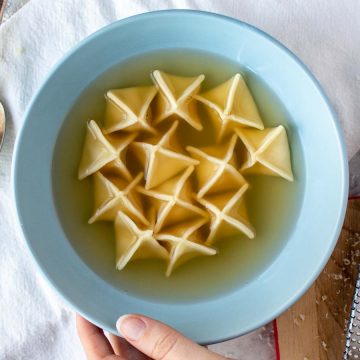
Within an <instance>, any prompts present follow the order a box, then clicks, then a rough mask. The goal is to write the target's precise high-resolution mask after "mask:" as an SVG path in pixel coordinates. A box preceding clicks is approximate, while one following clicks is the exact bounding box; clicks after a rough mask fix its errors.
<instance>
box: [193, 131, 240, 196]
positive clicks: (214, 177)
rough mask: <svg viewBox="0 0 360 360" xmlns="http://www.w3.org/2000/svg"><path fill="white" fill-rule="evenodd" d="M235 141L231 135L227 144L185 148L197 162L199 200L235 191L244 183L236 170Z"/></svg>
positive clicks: (234, 136)
mask: <svg viewBox="0 0 360 360" xmlns="http://www.w3.org/2000/svg"><path fill="white" fill-rule="evenodd" d="M236 141H237V136H236V135H233V136H232V138H231V140H230V142H229V143H228V144H226V143H223V144H219V145H218V146H215V147H209V148H205V149H197V148H195V147H192V146H188V147H187V148H186V150H187V151H188V152H189V153H190V154H191V155H192V157H193V158H194V159H197V160H199V164H198V165H197V166H196V175H197V180H198V188H199V191H198V193H197V196H198V197H199V198H202V197H203V196H204V195H206V194H214V193H220V192H229V191H231V190H237V189H239V188H240V187H241V186H242V185H244V184H245V183H246V180H245V179H244V178H243V176H242V175H241V174H240V173H239V171H238V170H236V167H237V164H236V160H235V155H234V150H235V145H236Z"/></svg>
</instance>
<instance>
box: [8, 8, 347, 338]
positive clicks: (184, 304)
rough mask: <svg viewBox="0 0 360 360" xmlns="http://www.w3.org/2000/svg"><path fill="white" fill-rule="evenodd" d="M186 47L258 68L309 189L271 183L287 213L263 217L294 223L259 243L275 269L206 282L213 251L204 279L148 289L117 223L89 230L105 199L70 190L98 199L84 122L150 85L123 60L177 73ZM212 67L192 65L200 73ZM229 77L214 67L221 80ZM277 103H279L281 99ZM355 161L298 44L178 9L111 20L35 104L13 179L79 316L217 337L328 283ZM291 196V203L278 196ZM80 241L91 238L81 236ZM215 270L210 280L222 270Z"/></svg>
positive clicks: (266, 110) (255, 84)
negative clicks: (156, 322)
mask: <svg viewBox="0 0 360 360" xmlns="http://www.w3.org/2000/svg"><path fill="white" fill-rule="evenodd" d="M144 30H145V31H144ZM181 49H186V52H187V53H188V54H189V55H187V56H188V57H189V58H191V56H192V57H194V56H200V54H205V53H206V57H207V59H209V60H208V62H207V63H206V64H205V65H204V66H205V67H206V66H208V68H210V67H211V65H212V64H214V63H215V62H216V61H220V57H221V58H222V59H223V61H226V62H227V63H228V64H229V67H228V69H231V70H234V69H235V68H236V69H238V70H242V71H243V72H245V75H246V77H247V80H248V82H249V85H250V87H251V90H252V91H253V92H254V94H255V97H256V100H257V101H258V103H259V107H260V110H261V111H262V113H263V115H265V123H266V125H267V126H271V125H276V124H278V123H285V124H286V126H287V130H288V132H289V135H290V142H291V147H292V152H293V166H294V169H295V176H296V184H295V185H294V186H293V187H292V188H289V189H290V190H288V192H281V193H276V186H277V183H278V179H272V180H270V181H271V186H272V188H274V192H275V194H273V195H274V196H269V194H267V192H266V188H265V187H264V188H263V189H262V192H261V194H262V199H265V201H266V203H267V204H268V206H269V207H272V210H273V211H272V212H271V213H272V216H271V217H270V216H269V214H270V212H265V213H264V214H263V219H258V220H259V222H261V221H264V222H265V223H266V226H268V228H264V229H263V231H264V233H265V230H266V229H275V230H277V231H279V229H280V227H281V232H279V236H278V237H277V238H278V240H279V241H278V243H277V245H276V246H272V247H270V248H269V251H264V248H265V249H266V246H267V244H269V243H271V240H273V239H271V238H270V239H269V238H268V239H267V238H266V236H263V237H260V238H261V239H263V240H262V241H263V242H262V243H261V245H258V247H257V248H256V247H255V248H254V249H252V252H253V253H254V252H255V253H256V255H254V258H259V259H260V260H259V262H258V263H259V264H261V266H256V267H251V266H250V265H251V262H250V264H249V266H247V267H246V266H244V267H240V268H239V269H237V270H236V271H231V268H232V265H229V264H228V263H227V261H226V258H225V257H222V258H221V257H219V259H220V260H218V264H217V265H216V267H215V269H222V271H214V272H213V273H211V272H210V277H213V278H214V279H215V280H216V276H218V280H217V284H218V287H216V286H215V287H212V286H210V287H209V286H207V287H206V289H204V286H203V285H202V283H201V282H200V280H201V279H202V277H203V276H204V274H205V273H203V272H202V270H201V269H200V267H201V268H205V269H206V268H207V269H210V266H209V265H206V264H205V263H206V260H207V259H205V262H204V263H203V264H202V265H203V266H200V267H199V266H198V269H196V267H197V265H196V264H195V263H193V264H192V265H191V266H190V267H189V269H190V270H194V269H195V273H194V274H195V276H194V278H193V279H192V280H191V281H192V282H191V284H189V282H188V279H190V277H191V274H190V273H187V272H186V271H182V272H179V273H178V276H177V277H175V278H174V281H171V279H170V280H169V282H167V283H165V282H164V283H162V284H160V283H159V278H151V277H150V278H143V277H142V279H143V280H142V281H137V284H136V286H135V287H134V286H133V285H134V284H133V283H134V281H133V279H134V278H132V277H131V276H128V277H127V276H126V273H125V275H124V276H120V277H119V276H118V273H116V272H114V271H113V270H111V269H110V268H109V266H112V263H110V261H108V259H110V258H111V256H113V255H111V245H112V244H111V239H110V238H111V229H110V228H109V227H108V226H105V225H104V226H103V225H99V226H98V227H97V228H96V230H94V231H93V230H92V229H91V227H88V226H85V222H86V218H87V216H88V212H89V208H90V206H91V203H90V202H89V201H87V204H88V205H87V206H84V207H77V205H76V204H78V202H73V203H71V206H69V202H68V200H67V199H73V198H74V197H75V198H76V199H83V200H84V201H85V202H86V193H85V191H87V193H89V191H90V190H89V187H90V186H91V184H90V182H85V184H84V185H83V184H79V182H76V183H75V182H74V176H75V171H76V165H77V162H78V160H79V152H80V149H81V145H82V141H83V134H84V122H85V121H86V119H87V117H88V116H92V115H91V114H92V112H94V113H95V114H94V117H95V118H97V117H98V118H100V117H101V115H100V113H101V105H97V103H96V101H97V100H96V99H100V97H101V100H99V101H103V100H102V94H103V93H104V89H106V88H108V87H114V86H122V85H125V84H127V85H136V83H135V84H134V83H133V82H132V81H133V78H131V77H130V76H128V77H126V76H124V77H122V79H121V81H120V82H119V81H118V80H117V79H116V77H114V76H113V75H114V74H116V72H117V71H119V66H121V68H122V69H123V68H124V67H126V66H127V67H128V69H129V71H128V72H124V74H125V73H128V74H131V71H130V70H131V65H130V64H134V62H136V61H140V62H141V61H145V60H141V59H147V60H146V64H147V66H149V67H150V66H151V68H153V67H154V66H155V65H157V66H156V67H158V68H163V69H164V70H166V67H167V65H166V63H167V59H166V56H168V57H171V56H176V52H179V51H181V52H182V53H183V54H184V50H181ZM166 54H167V55H166ZM174 54H175V55H174ZM130 59H131V60H130ZM136 59H137V60H136ZM149 59H150V60H151V59H152V61H150V60H149ZM189 61H190V60H189ZM230 64H231V65H230ZM198 70H199V69H197V68H196V67H191V71H190V73H191V72H195V73H197V72H199V71H198ZM144 71H147V70H146V67H144ZM179 71H180V72H186V73H187V74H188V73H189V67H187V66H185V65H184V66H183V67H182V68H179ZM203 71H204V72H206V71H205V70H203ZM222 75H224V74H222ZM219 77H220V75H219ZM140 78H141V77H139V78H137V79H135V82H136V81H138V80H139V79H140ZM221 80H223V78H222V79H221ZM216 82H218V79H217V78H216V76H214V78H210V79H209V83H208V84H207V85H208V86H211V85H212V84H214V83H216ZM269 89H271V91H270V90H269ZM274 102H276V103H277V104H278V105H279V106H276V107H273V106H272V104H273V103H274ZM279 120H280V121H279ZM34 144H36V146H34ZM345 156H346V155H345V150H344V146H343V143H342V140H341V136H340V134H339V129H338V125H337V122H336V119H335V118H334V114H333V113H332V111H331V109H330V107H329V105H328V103H327V100H326V98H325V97H324V95H323V93H322V91H321V90H320V88H319V86H318V85H317V83H316V82H315V81H314V80H313V78H312V77H311V75H310V74H309V73H308V72H307V71H306V69H304V68H303V67H302V65H301V64H300V63H299V62H298V61H297V60H296V59H295V58H294V57H293V56H292V55H291V54H290V53H289V52H288V51H287V50H286V49H284V48H283V47H282V46H281V45H279V44H278V43H276V42H275V41H274V40H273V39H271V38H269V37H268V36H266V35H265V34H263V33H261V32H260V31H258V30H256V29H254V28H252V27H250V26H248V25H246V24H243V23H241V22H238V21H234V20H231V19H228V18H224V17H221V16H216V15H213V14H206V13H200V12H188V11H170V12H158V13H149V14H145V15H140V16H136V17H133V18H129V19H126V20H123V21H121V22H118V23H115V24H113V25H110V26H109V27H107V28H105V29H103V30H101V31H100V32H98V33H96V34H95V35H93V36H91V37H90V38H88V39H87V40H85V42H83V43H82V44H81V45H80V46H79V47H77V48H76V49H75V50H74V51H73V52H71V53H70V54H69V55H68V56H67V57H66V58H65V59H64V60H63V61H62V62H61V63H60V64H59V65H58V67H57V68H56V69H55V70H54V71H53V72H52V73H51V74H50V76H49V78H48V79H47V81H46V82H45V83H44V85H43V86H42V88H41V89H40V91H39V92H38V94H37V96H36V97H35V98H34V100H33V101H32V103H31V105H30V107H29V110H28V112H27V115H26V123H25V125H24V127H23V129H22V131H21V134H20V136H19V138H18V141H17V147H16V155H15V165H14V173H13V179H14V189H15V198H16V203H17V210H18V216H19V220H20V224H21V225H22V230H23V234H24V237H25V238H26V240H27V242H28V244H29V247H30V249H31V251H32V253H33V255H34V257H35V258H36V260H37V262H38V264H39V266H40V269H41V270H42V271H43V272H44V274H45V276H46V277H47V278H48V279H49V280H50V282H51V283H52V284H53V285H54V286H55V287H56V288H57V289H58V291H59V292H60V293H61V294H62V295H63V296H64V298H65V299H66V300H67V301H69V302H70V304H71V305H72V306H73V307H75V309H76V310H77V311H79V312H80V313H82V314H83V315H85V316H86V317H88V318H89V319H91V320H92V321H94V322H95V323H97V324H99V325H100V326H102V327H103V328H105V329H107V330H110V331H112V332H116V330H115V321H116V319H117V317H118V316H119V315H120V314H123V313H128V312H142V313H145V314H147V315H149V316H153V317H155V318H158V319H160V320H163V321H165V322H167V323H169V324H170V325H172V326H174V327H176V328H178V329H179V330H180V331H182V332H184V333H185V334H186V335H188V336H190V337H192V338H193V339H194V340H196V341H199V342H202V343H206V342H214V341H218V340H222V339H225V338H229V337H233V336H236V335H239V334H242V333H245V332H247V331H250V330H252V329H254V328H256V327H258V326H260V325H262V324H264V323H265V322H267V321H269V320H271V319H273V318H274V317H276V316H277V315H278V314H279V313H280V312H281V311H283V310H285V308H286V307H287V306H289V305H290V304H291V303H292V302H293V301H295V300H296V299H297V298H298V297H299V296H300V295H301V294H302V293H303V292H304V291H305V290H306V289H307V287H308V286H309V285H310V284H311V283H312V281H313V280H314V279H315V277H316V276H317V274H318V273H319V272H320V270H321V269H322V267H323V266H324V265H325V262H326V260H327V258H328V257H329V255H330V253H331V251H332V249H333V246H334V244H335V241H336V238H337V235H338V233H339V231H340V228H341V223H342V220H343V216H344V209H345V201H346V195H347V193H346V189H347V175H346V174H347V169H346V161H345ZM67 159H68V161H64V160H67ZM52 169H54V171H52ZM70 172H71V176H67V175H66V174H69V173H70ZM80 187H81V188H80ZM82 189H84V190H82ZM280 194H283V195H284V197H286V199H285V200H286V201H284V199H280V200H279V201H276V199H277V198H278V197H279V195H280ZM275 195H277V196H275ZM320 204H321V205H320ZM280 205H281V206H280ZM289 214H290V216H289ZM260 220H261V221H260ZM74 224H75V225H74ZM78 224H80V226H79V225H78ZM280 224H281V226H280ZM79 229H80V230H79ZM88 229H89V230H88ZM275 230H274V231H275ZM88 231H90V232H88ZM96 233H97V234H104V233H106V234H108V235H107V236H108V239H110V240H106V241H107V245H106V246H104V247H99V246H98V244H99V241H96V240H99V239H98V238H97V237H96V235H95V236H93V235H92V234H96ZM269 233H272V234H274V233H273V232H271V231H269ZM79 237H83V238H84V239H85V241H84V242H80V241H78V240H77V239H79ZM75 239H76V240H75ZM253 241H256V238H255V239H254V240H253ZM266 241H268V243H267V242H266ZM224 252H226V249H225V250H224ZM94 253H95V254H96V256H94ZM259 254H260V255H259ZM256 256H258V257H256ZM102 260H106V261H102ZM105 264H107V265H105ZM109 264H110V265H109ZM108 265H109V266H108ZM145 266H155V267H161V265H159V264H155V265H153V264H150V265H145ZM224 269H226V270H227V271H225V270H224ZM246 269H248V272H247V273H246V271H245V270H246ZM249 269H250V270H249ZM190 270H189V271H190ZM229 270H230V271H229ZM206 274H208V276H209V271H207V272H206ZM119 279H120V280H119ZM204 283H206V284H209V282H204ZM148 284H150V286H149V285H148ZM197 284H199V285H197ZM189 285H190V286H189ZM159 286H160V288H161V291H159ZM169 287H170V291H167V293H169V292H172V294H173V295H174V294H175V295H174V296H172V297H171V296H168V295H166V289H167V288H168V289H169ZM194 289H195V290H194ZM190 319H191V322H190Z"/></svg>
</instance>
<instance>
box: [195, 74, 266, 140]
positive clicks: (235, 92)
mask: <svg viewBox="0 0 360 360" xmlns="http://www.w3.org/2000/svg"><path fill="white" fill-rule="evenodd" d="M194 98H195V99H197V100H198V101H200V102H202V103H204V104H205V105H207V106H208V107H210V108H211V109H213V110H214V111H215V112H216V114H217V115H218V116H217V122H218V127H219V139H222V138H223V137H224V136H225V134H226V133H227V132H228V131H229V130H230V129H231V128H232V127H234V125H238V126H250V127H254V128H257V129H263V128H264V125H263V122H262V120H261V117H260V114H259V111H258V109H257V107H256V104H255V101H254V99H253V97H252V95H251V93H250V91H249V89H248V87H247V85H246V83H245V80H244V78H243V77H242V75H241V74H236V75H234V76H233V77H232V78H231V79H229V80H227V81H225V82H224V83H222V84H220V85H218V86H217V87H215V88H213V89H210V90H208V91H206V92H203V93H200V94H197V95H194Z"/></svg>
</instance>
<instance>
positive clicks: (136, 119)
mask: <svg viewBox="0 0 360 360" xmlns="http://www.w3.org/2000/svg"><path fill="white" fill-rule="evenodd" d="M156 92H157V90H156V87H155V86H138V87H131V88H126V89H113V90H109V91H108V92H107V93H106V96H105V99H106V110H105V118H104V131H105V132H106V133H111V132H114V131H118V130H124V131H140V130H143V131H148V132H151V133H156V130H155V129H154V128H153V127H152V126H151V124H150V122H151V117H152V114H151V108H150V104H151V102H152V100H153V99H154V97H155V95H156Z"/></svg>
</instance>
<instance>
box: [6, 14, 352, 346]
mask: <svg viewBox="0 0 360 360" xmlns="http://www.w3.org/2000/svg"><path fill="white" fill-rule="evenodd" d="M169 14H170V15H171V14H178V15H179V14H180V15H181V14H183V15H188V14H191V15H196V16H202V17H207V18H209V19H222V20H224V21H226V22H230V23H233V24H235V25H237V26H239V25H241V26H243V27H246V28H248V29H249V30H250V31H253V32H256V33H258V34H259V35H260V36H262V37H264V38H266V39H267V40H269V41H270V42H271V43H272V44H273V45H274V46H275V47H276V48H278V49H279V50H281V51H283V52H284V53H285V54H286V55H288V56H289V57H290V58H291V59H292V60H293V61H294V62H296V64H297V65H298V66H299V67H300V68H302V70H304V72H305V74H306V75H307V76H308V78H309V79H310V80H311V81H312V83H313V84H314V85H315V88H316V90H317V91H318V93H319V94H320V96H321V97H322V99H323V100H324V102H325V104H326V107H327V108H328V110H329V111H330V114H331V118H332V120H333V123H334V125H335V130H336V135H337V141H338V144H339V149H340V152H339V155H340V160H341V164H340V165H341V170H342V174H341V178H342V180H343V181H342V185H343V186H342V188H341V189H339V190H340V191H341V195H340V197H341V204H340V206H339V209H340V211H339V213H338V217H337V224H336V228H335V229H334V233H333V237H332V239H331V241H329V242H328V244H329V246H328V248H327V251H326V252H325V253H324V254H323V259H322V261H321V262H319V263H318V266H317V268H316V269H314V271H313V274H312V276H311V277H309V278H308V281H306V282H304V283H303V285H302V287H300V288H298V291H297V292H295V293H292V294H291V295H290V296H287V300H286V301H284V302H283V303H282V304H280V305H279V308H278V311H274V312H272V313H271V314H269V315H268V316H267V317H264V318H263V319H262V320H261V321H258V322H254V323H253V324H252V325H251V326H248V327H247V331H245V332H241V333H237V334H233V335H231V336H226V337H223V338H219V339H217V340H216V343H217V342H223V341H227V340H230V339H233V338H236V337H238V336H242V335H244V334H247V333H249V332H251V331H253V330H255V329H257V328H259V327H261V326H263V325H264V324H267V323H269V322H271V321H272V320H274V319H276V318H277V317H278V316H279V315H280V314H282V313H283V312H284V311H286V310H287V309H288V308H289V307H290V306H292V305H293V304H294V303H295V302H296V301H297V300H299V299H300V297H302V296H303V295H304V293H305V292H306V291H307V290H308V289H309V288H310V286H311V285H312V284H313V282H314V281H315V280H316V279H317V277H318V276H319V275H320V273H321V271H322V270H323V268H324V267H325V265H326V263H327V261H328V259H329V258H330V256H331V254H332V252H333V250H334V248H335V245H336V243H337V240H338V237H339V235H340V232H341V229H342V225H343V221H344V218H345V213H346V208H347V201H348V187H349V173H348V156H347V149H346V144H345V140H344V134H343V130H342V128H341V124H340V122H339V119H338V116H337V114H336V113H335V111H334V109H333V107H332V105H331V102H330V100H329V98H328V96H327V95H326V93H325V91H324V89H323V88H322V87H321V85H320V83H319V81H318V80H317V79H316V77H315V76H314V75H313V73H312V72H311V71H310V70H309V68H308V67H307V66H306V65H305V64H304V63H303V62H302V61H301V60H300V59H299V58H298V57H297V55H295V54H294V53H293V52H292V51H291V50H289V49H288V48H287V47H286V46H285V45H283V44H282V43H280V41H278V40H277V39H276V38H274V37H273V36H271V35H269V34H268V33H266V32H265V31H263V30H260V29H259V28H257V27H256V26H254V25H250V24H249V23H246V22H244V21H242V20H238V19H235V18H232V17H229V16H226V15H222V14H217V13H213V12H208V11H202V10H191V9H169V10H156V11H149V12H145V13H140V14H136V15H133V16H130V17H126V18H123V19H119V20H116V21H114V22H112V23H110V24H108V25H105V26H104V27H102V28H100V29H99V30H97V31H95V32H94V33H92V34H90V35H88V36H87V37H86V38H85V39H83V40H81V41H80V42H79V43H77V44H76V45H75V46H73V47H72V48H71V49H70V50H69V51H67V52H66V53H65V54H64V55H63V56H62V57H61V58H60V60H58V61H57V62H56V64H55V65H54V66H53V67H52V69H51V70H50V71H49V72H48V74H47V75H46V76H45V78H44V79H43V81H42V82H41V84H40V86H39V87H38V88H37V90H36V91H35V93H34V95H33V96H32V98H31V100H30V102H29V104H28V105H27V107H26V110H25V112H24V115H23V117H22V118H23V124H22V126H21V128H20V130H19V132H18V134H17V136H16V140H15V145H14V152H13V161H12V166H11V191H12V197H13V199H14V203H15V209H16V211H15V213H16V216H15V218H16V223H17V226H18V228H19V229H20V234H21V237H22V239H23V240H24V241H25V243H26V245H27V248H28V249H29V251H30V253H31V255H32V258H33V260H35V261H34V263H35V266H36V267H37V269H38V271H40V273H42V276H43V277H45V279H46V280H47V282H48V284H50V286H51V287H52V288H53V289H55V291H56V293H57V294H58V295H60V297H61V299H62V300H64V302H65V303H66V304H68V305H69V307H70V308H71V309H73V310H75V311H76V312H78V313H79V314H81V315H83V316H85V317H86V318H88V319H89V320H90V321H92V322H94V323H95V324H98V325H99V326H101V327H102V328H103V329H105V330H107V331H110V332H111V331H112V329H109V328H108V327H107V326H106V325H105V324H104V323H102V321H101V319H94V317H93V316H92V315H91V314H90V315H89V314H87V313H86V314H85V312H83V311H82V310H81V309H80V308H79V307H78V306H77V304H75V303H73V302H71V301H70V300H68V299H67V297H65V295H63V293H62V291H61V290H60V287H59V286H58V284H56V283H55V282H54V281H53V279H52V278H51V277H49V276H48V274H47V271H46V269H44V268H42V267H41V266H40V264H39V261H38V256H37V255H36V252H35V251H34V249H33V247H32V245H31V244H30V242H28V241H27V239H26V237H25V233H24V229H23V227H22V223H21V218H20V215H19V212H18V206H17V204H18V201H19V199H18V194H17V184H16V171H17V165H18V157H19V148H20V144H21V140H22V137H23V136H24V133H25V130H24V129H25V128H26V126H24V125H25V123H26V120H27V118H28V116H29V114H30V112H31V109H32V107H33V105H34V104H35V103H36V102H37V100H38V98H39V96H40V95H41V92H42V89H43V87H44V86H45V84H47V82H48V81H49V79H51V77H52V76H53V75H54V74H55V73H56V72H57V71H58V69H59V68H60V67H61V66H62V65H63V63H64V62H66V61H67V59H68V58H70V57H71V56H72V55H73V54H74V53H76V52H77V51H78V50H79V49H81V48H82V47H83V46H84V45H86V44H88V43H90V42H92V41H93V40H95V39H96V38H97V37H99V36H101V35H102V34H103V33H106V32H108V31H111V30H112V29H113V28H116V27H118V26H122V25H126V24H128V23H132V22H134V21H138V20H141V19H146V18H149V17H153V16H168V15H169ZM95 317H96V316H95ZM99 320H100V321H99ZM210 343H213V342H202V344H210Z"/></svg>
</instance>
